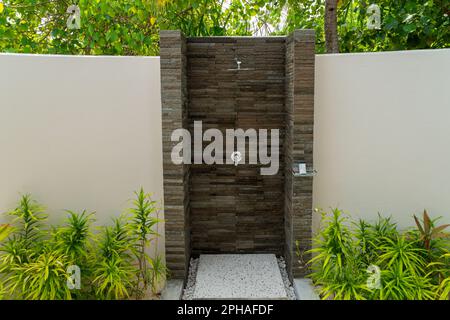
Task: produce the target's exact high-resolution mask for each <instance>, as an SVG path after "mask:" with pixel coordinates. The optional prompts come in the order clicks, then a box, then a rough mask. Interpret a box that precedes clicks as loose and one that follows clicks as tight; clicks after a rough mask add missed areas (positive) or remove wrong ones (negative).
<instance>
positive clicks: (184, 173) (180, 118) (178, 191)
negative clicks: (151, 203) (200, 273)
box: [160, 31, 190, 279]
mask: <svg viewBox="0 0 450 320" xmlns="http://www.w3.org/2000/svg"><path fill="white" fill-rule="evenodd" d="M185 53H186V40H185V38H184V36H183V35H182V34H181V32H180V31H161V33H160V63H161V99H162V135H163V168H164V175H163V178H164V219H165V243H166V262H167V267H168V269H169V272H170V277H171V278H175V279H185V277H186V274H187V270H188V266H189V259H190V228H189V199H188V197H189V192H188V181H189V165H186V164H185V165H175V164H173V163H172V160H171V151H172V148H173V146H174V145H176V144H177V142H172V141H171V134H172V132H173V130H175V129H179V128H186V127H187V90H186V54H185Z"/></svg>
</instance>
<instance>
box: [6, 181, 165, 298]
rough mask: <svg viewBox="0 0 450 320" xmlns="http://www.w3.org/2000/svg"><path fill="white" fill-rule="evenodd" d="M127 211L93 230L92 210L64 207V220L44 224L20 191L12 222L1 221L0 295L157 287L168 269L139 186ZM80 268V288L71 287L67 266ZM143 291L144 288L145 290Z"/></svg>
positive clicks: (122, 294) (87, 294) (83, 294)
mask: <svg viewBox="0 0 450 320" xmlns="http://www.w3.org/2000/svg"><path fill="white" fill-rule="evenodd" d="M133 204H134V206H133V208H131V209H129V214H128V215H123V216H121V217H119V218H115V219H113V224H112V225H110V226H105V227H102V228H100V232H98V233H96V234H93V233H92V232H91V228H92V223H93V221H94V213H88V212H87V211H82V212H79V213H78V212H73V211H69V210H68V211H66V212H67V218H66V220H65V223H64V224H63V225H62V226H53V227H51V228H50V229H49V230H44V228H43V227H44V222H45V219H46V215H45V214H44V209H43V207H42V206H40V205H39V204H37V203H36V202H35V201H34V200H33V199H32V198H31V196H29V195H25V196H23V197H22V198H21V199H20V201H19V205H18V206H17V208H16V209H14V210H12V211H11V212H9V214H10V215H12V216H13V217H14V221H13V223H12V224H11V225H1V226H0V231H1V235H2V236H4V239H3V240H4V241H3V242H2V243H1V246H0V279H1V282H0V297H2V296H3V297H7V298H15V299H52V300H53V299H92V298H96V299H126V298H129V297H131V296H134V297H137V298H140V297H142V293H143V291H145V290H146V289H147V286H151V288H152V289H153V291H154V292H155V293H156V288H157V284H158V283H159V281H160V280H162V279H164V278H165V276H166V273H167V270H166V267H165V265H164V262H163V259H162V258H161V256H160V255H159V254H158V253H157V249H155V250H153V252H154V255H153V256H149V255H148V252H149V250H150V247H151V245H153V244H155V247H157V243H156V242H157V239H158V237H159V234H158V232H157V231H158V230H157V224H158V223H159V222H160V219H159V218H158V208H157V204H156V202H155V201H153V200H151V198H150V195H149V194H147V193H145V192H144V190H143V189H141V190H140V191H139V192H136V200H134V201H133ZM70 266H78V267H79V268H80V271H81V290H69V287H68V285H67V280H68V279H69V277H70V276H71V274H69V271H68V268H69V267H70ZM144 293H145V292H144Z"/></svg>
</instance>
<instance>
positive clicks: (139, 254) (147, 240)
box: [128, 188, 166, 298]
mask: <svg viewBox="0 0 450 320" xmlns="http://www.w3.org/2000/svg"><path fill="white" fill-rule="evenodd" d="M135 195H136V199H135V200H133V207H132V208H131V209H130V210H129V215H130V221H129V224H128V227H129V229H130V233H131V235H132V238H133V240H134V241H133V242H134V245H133V252H134V254H135V257H136V259H137V261H138V272H137V280H136V286H135V294H136V296H137V297H138V298H142V297H143V296H144V295H145V293H146V292H147V290H148V288H149V286H150V287H151V288H152V289H155V287H156V281H159V280H160V279H161V278H162V277H164V276H165V274H166V269H165V267H164V265H163V262H162V259H161V258H160V257H159V256H158V255H157V253H156V252H155V255H156V257H155V258H154V259H153V258H151V257H150V255H149V250H150V246H151V244H152V242H153V241H155V240H157V239H158V237H159V234H158V232H157V230H155V226H156V225H157V224H158V223H159V222H160V221H161V220H160V219H159V218H158V207H157V202H156V201H154V200H152V198H151V195H150V194H148V193H145V192H144V189H143V188H141V189H140V190H139V191H136V192H135ZM155 248H157V245H155Z"/></svg>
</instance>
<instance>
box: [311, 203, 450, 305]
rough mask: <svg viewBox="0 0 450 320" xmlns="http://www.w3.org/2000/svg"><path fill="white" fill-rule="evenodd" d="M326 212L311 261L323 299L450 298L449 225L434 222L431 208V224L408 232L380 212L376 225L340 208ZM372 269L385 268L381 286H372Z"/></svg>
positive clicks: (314, 276) (380, 278)
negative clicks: (354, 220) (349, 215)
mask: <svg viewBox="0 0 450 320" xmlns="http://www.w3.org/2000/svg"><path fill="white" fill-rule="evenodd" d="M321 214H322V221H321V228H320V231H319V233H318V235H317V236H316V237H315V239H314V248H313V249H312V250H310V251H309V252H310V253H312V254H313V257H312V258H311V260H310V261H309V262H308V265H309V268H310V271H311V272H310V275H309V276H310V277H311V278H312V280H313V282H314V283H315V285H316V286H317V287H318V290H319V294H320V295H321V297H322V298H323V299H330V298H333V299H357V300H362V299H392V300H403V299H438V298H446V297H448V294H449V292H450V291H449V285H450V284H449V283H450V280H449V277H450V274H449V273H450V270H449V269H450V267H449V264H448V259H447V258H448V256H445V254H444V255H442V253H443V252H446V250H447V248H448V245H449V241H448V240H449V238H448V234H446V233H444V231H443V230H444V229H445V226H439V227H434V221H433V220H431V219H429V218H428V216H427V215H426V213H425V215H424V219H425V221H426V228H422V229H421V228H418V229H417V230H406V231H405V232H401V231H399V230H398V228H397V226H396V224H395V223H394V222H392V220H391V218H384V217H381V216H380V215H379V216H378V219H377V221H376V222H375V223H373V224H371V223H368V222H367V221H364V220H360V221H358V222H352V221H349V218H348V217H345V216H344V215H343V213H342V211H340V210H338V209H334V210H332V212H331V214H327V213H326V212H321ZM415 219H416V221H418V219H417V218H415ZM424 234H425V235H424ZM447 252H448V251H447ZM446 259H447V260H446ZM372 270H379V272H378V275H379V283H378V284H377V285H376V286H372V285H368V284H369V282H368V280H371V279H368V278H369V276H370V275H371V273H372Z"/></svg>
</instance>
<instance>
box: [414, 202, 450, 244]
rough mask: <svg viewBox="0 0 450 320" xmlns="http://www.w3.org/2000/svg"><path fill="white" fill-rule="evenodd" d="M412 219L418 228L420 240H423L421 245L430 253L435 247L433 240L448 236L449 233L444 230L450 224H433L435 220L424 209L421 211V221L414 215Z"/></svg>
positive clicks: (449, 235)
mask: <svg viewBox="0 0 450 320" xmlns="http://www.w3.org/2000/svg"><path fill="white" fill-rule="evenodd" d="M414 221H415V222H416V226H417V229H418V230H419V234H420V240H421V241H422V242H423V247H424V248H425V249H426V250H427V251H428V253H431V251H432V250H433V249H434V247H435V245H434V244H435V242H436V241H438V239H444V238H448V237H450V234H448V233H445V232H444V230H445V229H446V228H447V227H449V226H450V224H443V225H440V226H435V225H434V224H435V220H431V219H430V217H429V216H428V213H427V211H426V210H424V212H423V218H422V221H420V220H419V218H417V217H416V215H414Z"/></svg>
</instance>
